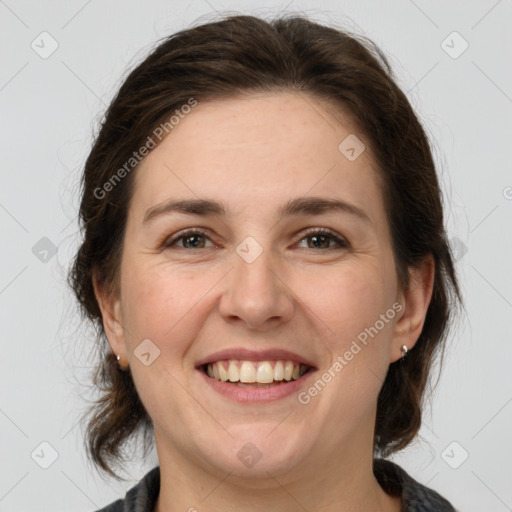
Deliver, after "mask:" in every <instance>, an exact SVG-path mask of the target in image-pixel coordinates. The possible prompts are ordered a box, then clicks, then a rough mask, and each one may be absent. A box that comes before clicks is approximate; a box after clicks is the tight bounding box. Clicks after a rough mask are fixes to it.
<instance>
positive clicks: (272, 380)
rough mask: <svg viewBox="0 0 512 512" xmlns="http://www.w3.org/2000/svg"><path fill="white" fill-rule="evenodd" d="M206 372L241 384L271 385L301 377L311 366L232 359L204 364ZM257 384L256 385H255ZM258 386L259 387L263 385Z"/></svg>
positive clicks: (220, 378)
mask: <svg viewBox="0 0 512 512" xmlns="http://www.w3.org/2000/svg"><path fill="white" fill-rule="evenodd" d="M203 368H204V371H205V372H206V374H207V375H208V376H209V377H211V378H213V379H215V380H218V381H221V382H231V383H237V384H238V385H240V386H243V385H244V384H252V385H253V386H247V387H256V386H257V385H261V386H264V387H270V386H271V385H276V384H281V383H282V382H283V381H286V382H289V381H292V380H297V379H299V378H300V377H301V376H302V375H304V374H305V373H306V372H307V371H308V369H309V368H310V367H309V366H308V365H304V364H300V363H295V362H293V361H259V362H257V361H239V360H236V359H230V360H226V361H217V362H215V363H209V364H207V365H204V367H203ZM255 385H256V386H255ZM261 386H258V387H261Z"/></svg>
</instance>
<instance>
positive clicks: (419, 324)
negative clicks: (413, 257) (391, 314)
mask: <svg viewBox="0 0 512 512" xmlns="http://www.w3.org/2000/svg"><path fill="white" fill-rule="evenodd" d="M434 270H435V262H434V258H433V257H432V255H430V254H429V255H428V256H427V257H426V258H425V259H424V260H423V262H422V263H421V265H420V266H418V267H417V268H416V267H415V268H409V276H410V281H409V288H408V289H407V290H405V291H402V292H400V294H399V298H398V302H399V303H400V304H401V305H402V306H403V307H402V310H401V315H400V316H399V317H398V320H397V321H396V323H395V327H394V331H393V342H392V344H391V354H390V362H394V361H397V360H398V359H400V358H401V357H402V355H403V354H402V351H401V350H402V346H403V345H405V346H406V347H407V349H408V350H411V348H413V347H414V345H415V344H416V342H417V341H418V338H419V337H420V334H421V331H422V329H423V324H424V323H425V317H426V315H427V310H428V306H429V304H430V299H431V298H432V291H433V288H434Z"/></svg>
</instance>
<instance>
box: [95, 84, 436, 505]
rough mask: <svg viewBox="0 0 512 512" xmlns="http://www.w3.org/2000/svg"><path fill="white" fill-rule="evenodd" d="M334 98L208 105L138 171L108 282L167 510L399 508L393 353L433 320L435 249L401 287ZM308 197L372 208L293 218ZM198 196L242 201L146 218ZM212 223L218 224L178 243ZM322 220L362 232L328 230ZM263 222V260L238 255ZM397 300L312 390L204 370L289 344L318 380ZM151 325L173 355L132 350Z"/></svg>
mask: <svg viewBox="0 0 512 512" xmlns="http://www.w3.org/2000/svg"><path fill="white" fill-rule="evenodd" d="M333 113H334V111H333V106H332V105H328V104H326V103H325V102H324V101H323V100H319V99H318V98H315V97H312V96H307V95H302V94H301V95H299V94H295V93H284V92H283V93H269V94H253V95H251V96H245V97H243V98H232V99H228V100H223V101H216V102H205V103H199V104H198V106H197V107H195V108H194V109H193V110H192V112H191V113H190V114H188V115H187V116H186V117H185V119H183V120H181V121H180V123H179V125H177V126H176V127H175V128H174V129H173V131H172V132H171V133H170V135H169V136H168V137H166V138H165V139H164V140H163V142H162V143H161V144H160V145H159V146H158V147H157V148H156V149H154V150H153V151H152V152H151V153H150V154H149V155H148V156H147V157H146V158H145V159H144V160H143V162H142V163H141V164H140V166H139V168H138V169H137V175H136V180H135V188H134V195H133V198H132V202H131V204H130V208H129V213H128V222H127V226H126V236H125V239H124V246H123V254H122V261H121V269H120V278H119V279H120V281H119V284H120V292H119V293H110V294H109V293H108V292H107V291H106V290H103V289H101V288H100V287H99V286H98V285H97V284H96V283H95V289H96V295H97V298H98V301H99V303H100V307H101V309H102V313H103V321H104V327H105V332H106V334H107V337H108V340H109V343H110V346H111V348H112V350H113V351H114V353H116V354H119V355H120V356H121V363H122V364H123V365H124V366H127V365H130V367H131V372H132V375H133V378H134V381H135V385H136V387H137V390H138V392H139V395H140V397H141V400H142V402H143V404H144V406H145V407H146V410H147V411H148V413H149V415H150V416H151V418H152V420H153V422H154V427H155V440H156V448H157V453H158V457H159V462H160V471H161V482H162V484H161V488H160V495H159V498H158V502H157V505H156V508H155V510H156V511H158V512H163V511H166V512H169V511H184V510H189V509H190V508H191V507H195V508H196V509H197V510H200V511H201V512H208V511H214V510H234V509H235V507H239V504H240V503H243V504H244V505H243V510H244V511H245V512H252V511H260V510H267V511H270V512H273V511H275V512H277V511H279V512H282V511H302V510H304V509H306V510H315V511H325V512H330V511H336V512H340V511H349V510H350V511H352V512H354V511H361V512H363V511H368V510H374V511H399V510H400V507H401V500H400V499H399V498H391V497H390V496H388V495H387V494H386V493H385V492H384V491H383V490H382V488H381V487H380V486H379V484H378V482H377V480H376V479H375V477H374V475H373V472H372V460H373V434H374V424H375V413H376V403H377V397H378V394H379V391H380V389H381V387H382V384H383V382H384V378H385V376H386V373H387V370H388V366H389V364H390V363H392V362H394V361H396V360H398V359H399V358H400V357H401V346H402V345H404V344H405V345H407V347H408V348H409V350H410V349H411V348H412V347H413V346H414V344H415V342H416V340H417V339H418V337H419V335H420V333H421V329H422V327H423V323H424V320H425V315H426V311H427V307H428V304H429V301H430V298H431V293H432V284H433V282H432V279H433V278H432V276H433V261H432V259H431V258H427V259H426V260H425V263H424V264H423V266H421V267H419V268H418V269H416V270H414V271H411V272H410V274H411V278H412V280H413V282H414V286H411V287H410V290H409V291H402V290H400V289H399V286H398V282H397V275H396V272H395V266H394V259H393V253H392V248H391V236H390V231H389V225H388V222H387V217H386V212H385V207H384V202H383V197H382V191H381V188H380V182H379V177H378V174H377V170H376V164H375V162H374V160H373V158H372V155H371V151H370V147H369V142H368V141H366V142H367V143H366V150H365V151H364V152H363V153H362V154H361V155H360V156H359V158H357V159H356V160H354V161H349V160H348V159H347V158H346V157H345V156H344V155H343V154H342V153H341V152H340V151H339V150H338V145H339V144H340V142H341V141H343V140H344V139H345V138H346V137H347V136H348V135H349V134H356V135H357V136H358V137H359V139H361V140H363V141H365V137H364V135H363V134H361V133H358V132H357V131H356V130H355V129H354V128H353V127H352V125H353V123H351V122H350V117H349V116H348V115H347V114H346V113H343V112H342V111H341V110H340V109H338V110H337V111H336V114H335V115H336V117H333V115H334V114H333ZM304 196H307V197H313V196H314V197H325V198H330V199H333V198H334V199H340V200H343V201H345V202H348V203H351V204H353V205H356V206H357V207H358V208H360V209H362V210H363V211H364V212H365V214H366V215H367V216H368V218H369V219H368V220H363V219H360V218H359V217H357V216H354V215H350V214H347V213H342V212H325V213H322V214H320V215H313V214H308V215H298V216H295V217H290V218H282V217H281V218H280V217H279V216H278V213H277V212H278V209H279V207H280V206H281V205H282V204H284V203H285V202H286V201H288V200H291V199H295V198H299V197H304ZM198 198H202V199H211V200H217V201H221V202H222V203H223V205H224V206H225V209H226V212H227V213H226V215H225V216H223V217H221V216H216V215H212V216H198V215H190V214H189V215H186V214H183V213H177V212H173V213H168V214H165V215H160V216H157V217H155V218H154V219H153V220H151V221H150V222H147V223H143V219H144V215H145V213H146V211H147V210H148V209H150V208H152V207H154V206H156V205H159V204H162V203H165V202H166V201H168V200H169V199H198ZM197 227H201V228H204V229H205V230H206V231H207V235H206V237H202V236H201V235H199V238H198V239H195V238H194V237H193V238H192V240H191V239H190V238H187V237H185V238H177V239H176V241H175V243H174V245H170V246H168V247H163V246H164V242H165V240H166V239H167V240H169V239H170V238H171V236H172V235H174V234H177V233H178V232H180V231H182V230H184V229H186V228H197ZM309 227H313V228H323V229H329V230H332V231H333V232H334V233H335V234H336V235H337V236H339V237H342V238H343V239H345V240H346V241H348V243H349V246H348V247H344V246H340V245H338V244H337V243H336V242H335V240H333V239H329V238H327V239H321V241H320V243H319V244H317V245H315V241H314V240H312V237H311V236H308V237H305V236H306V235H304V231H305V229H306V228H309ZM248 236H251V237H253V238H254V239H255V240H257V242H258V243H259V244H260V246H261V247H262V249H263V252H262V253H261V255H260V256H259V257H258V258H257V259H256V260H255V261H253V262H252V263H247V262H246V261H245V260H244V259H242V258H241V257H240V256H239V255H238V253H237V252H236V248H237V246H238V245H239V244H240V243H241V242H242V241H243V240H244V239H245V238H246V237H248ZM194 242H198V243H199V246H198V248H196V247H195V246H194ZM187 243H188V245H187ZM397 302H398V303H400V304H401V305H402V309H401V311H400V312H399V313H397V314H396V316H395V317H394V318H393V319H392V320H390V321H389V322H388V323H386V324H385V326H384V328H383V329H381V330H380V331H379V333H378V335H377V336H375V337H374V338H373V339H371V338H370V341H369V343H368V344H367V345H366V346H364V347H363V348H362V350H361V351H360V352H358V354H357V355H355V356H354V358H353V359H352V360H351V361H350V362H349V363H348V364H347V365H346V366H345V367H344V368H343V370H342V371H341V372H339V373H337V375H336V377H335V378H333V379H332V380H331V382H330V383H329V384H328V385H327V386H326V387H325V388H324V389H323V390H322V391H321V392H320V393H319V394H318V395H317V396H316V397H314V398H312V399H311V401H310V402H309V403H308V404H307V405H304V404H301V403H300V402H299V401H298V400H297V397H296V396H292V397H289V398H286V399H283V400H280V401H277V402H273V403H268V404H264V405H261V404H260V405H258V404H238V403H235V402H233V401H230V400H229V399H228V398H225V397H223V396H221V395H219V394H217V393H216V392H215V391H213V390H211V389H210V388H209V386H207V385H206V384H205V383H204V382H203V378H202V376H201V375H199V374H198V372H197V371H196V370H195V369H194V366H195V364H196V362H197V361H198V360H199V359H200V358H202V357H205V356H207V355H209V354H211V353H213V352H216V351H218V350H222V349H226V348H233V347H244V348H248V349H257V350H264V349H267V348H275V347H277V348H284V349H288V350H291V351H294V352H296V353H299V354H301V355H302V356H304V357H306V358H307V359H309V360H310V361H312V362H313V363H314V364H315V366H316V367H317V368H318V372H317V376H318V377H319V376H320V375H321V374H322V373H323V372H324V371H326V370H328V369H329V368H330V367H331V366H332V365H333V363H334V362H335V361H336V358H337V357H338V356H340V355H343V354H344V353H345V352H346V351H347V350H348V349H349V347H350V346H351V343H352V341H353V340H355V339H356V337H357V335H358V334H359V333H361V332H362V331H364V329H365V328H368V327H369V326H373V325H374V324H375V322H376V321H377V320H378V319H379V318H380V315H381V314H384V313H386V311H387V310H389V309H390V308H391V307H392V305H393V304H394V303H397ZM148 338H149V339H150V340H151V341H152V342H153V343H154V344H155V345H156V346H157V347H158V348H159V350H160V356H159V357H158V358H157V359H156V360H155V361H154V362H153V363H152V364H151V365H149V366H145V365H143V364H142V363H141V362H140V361H139V360H138V358H137V357H136V355H135V354H134V350H135V349H136V348H137V346H138V345H139V344H140V343H141V341H142V340H144V339H148ZM315 380H316V378H314V379H312V380H311V381H310V382H311V383H313V382H314V381H315ZM310 385H311V384H310ZM306 389H307V388H306ZM247 442H251V443H252V444H254V445H255V446H256V447H257V448H258V450H259V452H260V453H261V454H262V456H261V459H260V460H259V461H258V462H257V464H255V465H253V466H252V467H246V466H245V465H243V464H242V463H241V462H240V460H239V459H238V457H237V452H238V451H239V450H240V449H241V448H242V447H243V446H244V445H245V444H246V443H247Z"/></svg>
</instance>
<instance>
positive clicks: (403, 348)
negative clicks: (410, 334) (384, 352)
mask: <svg viewBox="0 0 512 512" xmlns="http://www.w3.org/2000/svg"><path fill="white" fill-rule="evenodd" d="M406 355H407V345H402V357H405V356H406Z"/></svg>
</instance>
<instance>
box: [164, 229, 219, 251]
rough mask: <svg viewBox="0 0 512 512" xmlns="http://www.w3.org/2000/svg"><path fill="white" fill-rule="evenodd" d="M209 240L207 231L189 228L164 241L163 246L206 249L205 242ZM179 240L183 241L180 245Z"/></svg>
mask: <svg viewBox="0 0 512 512" xmlns="http://www.w3.org/2000/svg"><path fill="white" fill-rule="evenodd" d="M206 240H209V238H208V237H207V236H206V233H205V232H204V231H202V230H200V229H189V230H188V231H182V232H181V233H178V234H177V235H176V236H174V237H172V238H171V239H169V240H167V241H165V242H164V245H163V248H164V249H167V248H169V247H173V246H175V247H179V248H180V249H206V248H207V247H205V242H206ZM179 242H183V244H182V245H179Z"/></svg>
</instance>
